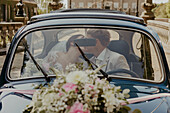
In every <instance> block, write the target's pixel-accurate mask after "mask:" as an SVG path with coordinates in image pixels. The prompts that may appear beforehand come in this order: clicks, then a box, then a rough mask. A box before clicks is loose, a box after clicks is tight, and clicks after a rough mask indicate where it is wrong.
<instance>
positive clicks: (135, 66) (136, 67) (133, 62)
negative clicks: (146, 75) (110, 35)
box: [107, 40, 144, 77]
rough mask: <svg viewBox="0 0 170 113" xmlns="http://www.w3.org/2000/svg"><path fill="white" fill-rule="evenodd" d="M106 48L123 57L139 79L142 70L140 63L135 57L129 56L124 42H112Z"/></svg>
mask: <svg viewBox="0 0 170 113" xmlns="http://www.w3.org/2000/svg"><path fill="white" fill-rule="evenodd" d="M107 48H108V49H109V50H111V51H113V52H117V53H119V54H121V55H123V56H124V57H125V58H126V60H127V62H128V64H129V67H130V69H131V70H132V71H134V72H135V73H137V74H138V75H139V76H140V77H142V76H143V72H144V70H143V69H142V64H143V63H142V62H140V61H139V58H137V57H136V56H135V55H133V54H130V47H129V45H128V43H127V42H126V41H124V40H112V41H110V43H109V44H108V46H107Z"/></svg>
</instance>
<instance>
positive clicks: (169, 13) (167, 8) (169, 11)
mask: <svg viewBox="0 0 170 113" xmlns="http://www.w3.org/2000/svg"><path fill="white" fill-rule="evenodd" d="M166 13H167V16H168V18H170V0H169V1H168V3H166Z"/></svg>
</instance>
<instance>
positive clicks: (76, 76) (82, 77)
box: [66, 71, 88, 84]
mask: <svg viewBox="0 0 170 113" xmlns="http://www.w3.org/2000/svg"><path fill="white" fill-rule="evenodd" d="M87 80H88V77H87V74H86V73H85V72H84V71H74V72H70V73H69V74H68V75H67V76H66V82H69V83H74V84H77V83H78V82H81V83H85V82H86V81H87Z"/></svg>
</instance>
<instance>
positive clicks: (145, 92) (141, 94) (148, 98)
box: [0, 82, 170, 113]
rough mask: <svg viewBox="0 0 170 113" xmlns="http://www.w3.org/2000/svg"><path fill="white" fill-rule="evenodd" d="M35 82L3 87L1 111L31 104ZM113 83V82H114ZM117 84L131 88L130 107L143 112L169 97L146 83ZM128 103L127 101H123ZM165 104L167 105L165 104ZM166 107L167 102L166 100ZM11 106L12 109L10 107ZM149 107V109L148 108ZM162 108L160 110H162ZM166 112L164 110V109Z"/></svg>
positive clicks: (18, 112)
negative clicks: (145, 84)
mask: <svg viewBox="0 0 170 113" xmlns="http://www.w3.org/2000/svg"><path fill="white" fill-rule="evenodd" d="M40 83H41V82H37V83H35V82H34V86H35V85H39V84H40ZM32 84H33V83H24V85H23V84H13V85H11V84H6V86H8V87H10V85H11V86H12V88H4V89H1V92H2V93H1V97H0V113H1V112H2V113H3V112H8V113H10V112H13V113H20V112H22V111H23V110H24V109H25V108H26V106H27V105H29V104H30V102H31V99H32V95H33V93H34V92H35V91H36V89H33V88H34V87H33V85H32ZM112 85H113V84H112ZM114 85H116V86H121V88H122V89H130V99H128V101H129V105H128V106H129V107H130V108H131V109H132V110H134V109H140V110H141V111H142V112H152V111H153V110H154V109H155V108H156V106H158V105H159V104H160V103H162V102H163V101H164V100H165V99H166V100H167V99H169V97H170V94H168V93H167V92H166V90H163V89H161V88H158V87H152V86H144V85H134V84H133V85H132V84H131V85H130V84H128V85H127V84H114ZM122 104H126V103H122ZM164 104H165V105H164ZM164 104H163V105H164V107H166V106H167V105H166V102H164ZM9 108H10V109H9ZM146 108H147V109H146ZM162 110H167V109H162V108H160V110H158V111H159V112H162ZM163 112H164V111H163Z"/></svg>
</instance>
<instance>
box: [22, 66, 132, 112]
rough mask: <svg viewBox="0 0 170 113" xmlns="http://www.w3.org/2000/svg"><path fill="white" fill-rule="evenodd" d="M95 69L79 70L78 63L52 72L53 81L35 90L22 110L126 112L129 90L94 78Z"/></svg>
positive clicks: (95, 74)
mask: <svg viewBox="0 0 170 113" xmlns="http://www.w3.org/2000/svg"><path fill="white" fill-rule="evenodd" d="M99 69H100V68H98V69H96V70H91V69H87V70H82V68H81V66H77V65H69V66H68V67H67V68H66V71H65V72H58V71H57V70H55V69H53V68H52V69H51V70H52V71H53V72H54V73H55V74H56V79H55V80H54V82H53V84H51V85H48V87H42V88H40V89H39V90H37V91H36V92H35V93H34V95H33V98H32V102H31V103H30V105H28V106H27V108H26V109H25V111H24V112H25V113H26V112H30V113H102V112H103V113H113V112H114V113H122V112H123V113H127V112H128V111H129V110H130V108H129V107H127V106H123V105H121V102H127V101H126V98H128V97H129V94H128V93H129V89H124V90H123V91H122V90H121V89H120V87H117V86H111V85H110V84H109V82H108V81H107V80H105V79H99V78H98V76H99V75H98V72H99Z"/></svg>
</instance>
